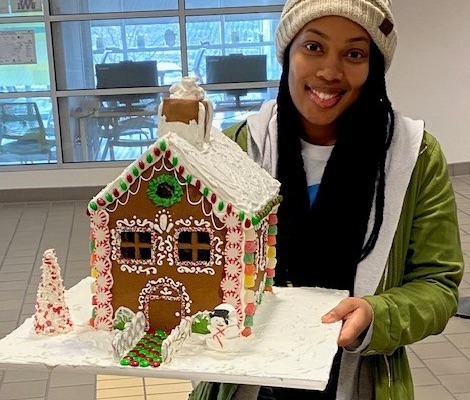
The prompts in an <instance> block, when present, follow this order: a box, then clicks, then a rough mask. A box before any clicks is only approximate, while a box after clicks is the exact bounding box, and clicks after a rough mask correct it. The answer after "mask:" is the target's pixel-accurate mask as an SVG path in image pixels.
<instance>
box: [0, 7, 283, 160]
mask: <svg viewBox="0 0 470 400" xmlns="http://www.w3.org/2000/svg"><path fill="white" fill-rule="evenodd" d="M283 2H284V1H283V0H258V1H256V4H255V5H254V4H253V2H252V1H250V0H205V1H200V0H159V1H154V0H132V1H125V0H93V1H92V0H49V1H48V2H45V0H43V1H41V0H15V1H11V0H6V1H3V2H2V1H1V0H0V40H1V41H2V43H3V52H2V54H0V103H1V104H2V106H1V107H0V112H1V113H2V119H1V120H0V166H2V165H19V164H47V163H59V164H67V163H82V162H87V163H97V162H110V161H116V162H120V161H129V160H133V159H135V158H137V157H138V156H139V155H140V154H141V153H142V152H143V151H145V149H146V148H147V147H148V146H149V145H150V144H151V143H153V142H154V141H155V140H156V138H157V137H158V132H157V129H158V123H157V110H158V105H159V103H160V101H161V99H162V97H164V96H167V95H168V88H169V86H170V85H171V84H173V83H175V82H178V81H180V79H181V78H182V77H183V76H186V75H189V76H196V77H198V78H199V83H200V84H201V85H202V86H203V87H204V88H205V89H206V90H208V92H207V93H208V96H209V97H210V98H211V99H212V101H213V103H214V108H215V115H214V126H216V127H217V128H219V129H224V128H226V127H228V126H229V125H232V124H233V123H236V122H239V121H242V120H244V119H245V118H246V117H247V116H248V115H249V114H250V113H253V112H256V111H257V110H259V108H260V106H261V104H262V103H263V102H264V101H265V100H267V99H271V98H275V97H276V93H277V90H276V88H275V86H276V82H275V81H277V80H278V79H279V76H280V71H281V69H280V66H279V64H278V62H277V60H276V57H275V49H274V35H275V29H276V25H277V23H278V20H279V17H280V11H281V9H282V4H283ZM23 16H24V17H25V18H24V19H23V18H22V17H23ZM15 35H16V36H15ZM48 41H50V42H48ZM5 50H7V51H5ZM49 50H52V51H51V52H50V53H48V51H49ZM51 79H54V82H51ZM57 117H58V121H55V122H56V123H55V124H54V118H57ZM54 126H55V127H56V128H55V130H54ZM55 131H56V132H57V135H58V136H57V141H56V138H55ZM20 136H21V138H20Z"/></svg>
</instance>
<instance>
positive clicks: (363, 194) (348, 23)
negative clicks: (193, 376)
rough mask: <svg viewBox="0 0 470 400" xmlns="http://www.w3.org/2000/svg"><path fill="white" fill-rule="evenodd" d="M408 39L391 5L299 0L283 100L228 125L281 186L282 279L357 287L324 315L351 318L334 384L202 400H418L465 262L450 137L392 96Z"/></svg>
mask: <svg viewBox="0 0 470 400" xmlns="http://www.w3.org/2000/svg"><path fill="white" fill-rule="evenodd" d="M396 35H397V33H396V30H395V26H394V18H393V15H392V12H391V5H390V1H388V0H287V2H286V4H285V6H284V10H283V12H282V15H281V20H280V22H279V26H278V28H277V32H276V53H277V58H278V60H279V62H280V63H281V64H282V75H281V80H280V83H279V94H278V97H277V100H276V101H271V102H268V103H266V104H264V106H263V107H262V108H261V110H260V113H259V114H257V115H252V116H250V117H248V118H247V120H246V122H244V123H241V124H237V125H235V126H234V127H231V128H228V129H227V131H226V134H227V135H228V136H230V137H231V138H233V139H234V140H236V141H237V142H238V143H239V144H240V146H241V147H242V148H244V149H247V150H248V154H249V155H250V156H251V157H252V158H253V159H254V160H255V161H257V162H258V163H259V164H261V165H262V166H263V167H264V168H265V169H267V170H268V172H270V173H271V174H272V175H273V176H275V177H276V178H277V179H278V180H279V181H280V182H281V194H282V196H283V203H282V206H281V207H280V209H279V212H278V235H277V244H276V247H277V260H278V262H277V266H276V280H275V285H277V286H279V285H281V286H283V285H293V286H320V287H327V288H335V289H347V290H349V292H350V297H348V298H346V299H345V300H343V301H341V302H340V303H339V304H338V305H337V306H336V307H334V308H333V309H332V310H330V311H329V312H327V313H326V314H325V315H324V316H323V317H322V319H321V322H322V323H326V324H327V323H332V322H338V321H342V322H343V324H342V328H341V332H340V335H339V338H338V346H339V350H338V352H337V354H336V357H335V360H334V362H333V366H332V369H331V373H330V379H329V383H328V385H327V387H326V390H325V391H324V392H318V391H317V392H314V391H305V390H296V389H289V388H267V387H261V388H260V387H247V386H239V387H236V386H235V385H227V384H222V385H220V388H219V387H217V386H215V385H212V384H211V383H201V384H199V385H198V386H197V387H196V388H195V390H194V391H193V393H192V395H191V397H190V399H192V400H211V399H213V398H216V397H217V398H218V399H224V400H229V399H232V400H241V399H243V400H254V399H270V400H273V399H275V400H284V399H292V398H295V399H297V400H303V399H309V400H317V399H322V400H326V399H328V400H333V399H338V400H372V399H376V400H388V399H391V398H393V399H413V398H414V394H413V382H412V378H411V374H410V369H409V365H408V361H407V357H406V354H405V346H406V345H408V344H410V343H413V342H416V341H419V340H421V339H423V338H425V337H426V336H428V335H433V334H437V333H440V332H441V331H442V330H443V329H444V327H445V326H446V324H447V322H448V320H449V319H450V318H451V316H453V315H454V313H455V311H456V308H457V300H458V289H457V288H458V285H459V282H460V280H461V278H462V272H463V257H462V250H461V248H460V239H459V229H458V225H457V216H456V204H455V198H454V193H453V190H452V185H451V183H450V180H449V176H448V171H447V164H446V160H445V157H444V155H443V154H442V152H441V150H440V147H439V143H438V142H437V140H436V139H435V138H434V137H433V136H432V135H430V134H429V133H427V132H425V131H424V123H423V121H420V120H412V119H409V118H406V117H403V116H402V115H401V114H399V113H397V112H396V111H395V110H394V109H393V107H392V104H391V102H390V100H389V97H388V94H387V90H386V84H385V73H386V71H387V70H388V68H389V67H390V64H391V61H392V59H393V55H394V52H395V46H396V41H397V38H396ZM437 210H439V212H437ZM444 225H445V228H444ZM431 238H432V240H431ZM443 249H445V251H443ZM319 322H320V321H319ZM287 340H288V339H287ZM234 386H235V387H234Z"/></svg>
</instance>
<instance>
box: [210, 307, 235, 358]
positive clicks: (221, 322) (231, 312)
mask: <svg viewBox="0 0 470 400" xmlns="http://www.w3.org/2000/svg"><path fill="white" fill-rule="evenodd" d="M209 316H210V324H209V325H208V327H207V328H208V329H209V331H210V333H209V338H208V339H206V344H207V346H208V347H209V348H210V349H212V350H218V351H227V350H233V347H234V344H235V343H234V342H235V340H234V339H235V338H238V337H239V336H240V330H239V328H238V324H237V314H236V311H235V308H234V307H233V306H232V305H230V304H226V303H223V304H220V305H218V306H217V307H215V308H214V311H212V312H210V313H209Z"/></svg>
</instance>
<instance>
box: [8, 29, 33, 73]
mask: <svg viewBox="0 0 470 400" xmlns="http://www.w3.org/2000/svg"><path fill="white" fill-rule="evenodd" d="M36 62H37V59H36V41H35V37H34V31H33V30H23V31H9V30H0V65H5V64H36Z"/></svg>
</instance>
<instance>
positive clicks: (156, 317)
mask: <svg viewBox="0 0 470 400" xmlns="http://www.w3.org/2000/svg"><path fill="white" fill-rule="evenodd" d="M161 162H162V161H159V162H158V163H157V164H156V165H155V167H152V168H150V169H149V170H148V171H146V172H144V173H143V174H142V179H138V180H137V181H136V182H134V183H133V185H132V186H131V187H130V189H129V193H135V194H134V195H129V194H126V195H125V196H123V197H126V198H127V199H126V200H125V203H124V204H122V205H118V206H117V208H116V209H115V210H114V211H113V212H110V213H109V224H108V227H109V231H110V246H111V262H112V276H113V281H114V283H113V287H112V289H111V293H112V301H111V304H112V307H113V310H114V311H115V310H117V309H118V307H120V306H125V307H128V308H130V309H131V310H133V311H134V312H137V311H139V305H140V306H142V296H141V299H140V301H139V295H142V291H143V289H144V288H145V287H146V286H147V289H148V290H147V294H148V295H150V292H149V290H153V289H151V287H152V286H155V285H151V284H150V283H149V282H151V281H157V282H158V280H160V281H163V284H164V286H165V287H166V289H165V290H164V292H166V294H167V296H166V299H165V296H164V295H161V296H160V299H158V300H152V301H150V303H149V304H150V306H149V308H148V311H149V315H148V316H149V319H150V328H158V329H164V330H167V331H169V330H171V329H172V328H173V327H175V326H176V325H177V324H178V323H179V321H180V319H181V317H182V316H184V315H192V314H194V313H196V312H197V311H202V310H210V309H213V308H214V307H215V306H216V305H218V304H220V303H222V302H223V294H222V289H221V287H220V283H221V281H222V279H223V277H224V275H225V273H224V258H223V253H224V251H225V238H226V228H225V227H223V223H222V222H221V221H220V220H218V219H217V217H215V215H212V217H211V216H207V215H205V214H204V213H203V210H211V205H210V204H209V202H208V201H207V199H205V198H204V197H203V196H202V194H201V193H200V191H198V190H197V189H196V188H195V187H194V186H192V185H186V184H183V185H182V188H183V196H182V198H181V201H180V202H178V203H176V204H174V205H171V206H170V207H162V206H157V205H155V204H154V203H153V202H152V200H151V199H150V198H149V196H148V195H147V189H148V187H149V183H150V182H151V181H152V179H155V178H156V177H158V176H160V175H162V174H169V175H172V176H173V175H174V172H173V171H171V172H168V171H166V170H165V169H163V170H161V171H156V169H157V167H158V166H159V165H161ZM165 162H166V163H167V168H171V165H169V164H168V162H167V161H165ZM178 179H179V181H180V182H184V178H183V177H181V176H178ZM187 191H189V193H187ZM188 195H189V199H191V202H192V203H198V204H197V205H193V204H190V203H189V202H188ZM201 202H202V203H203V204H201ZM113 207H115V204H114V205H110V206H109V207H108V209H112V208H113ZM125 219H127V220H128V221H129V222H128V223H126V222H125ZM196 221H198V224H197V225H199V226H200V227H203V229H207V230H208V231H210V232H212V233H211V234H212V235H213V238H212V240H211V242H212V250H213V252H214V254H215V258H214V260H213V263H212V265H210V266H207V267H206V266H201V267H200V268H199V271H198V273H196V272H195V268H191V267H188V268H179V267H180V265H178V263H177V262H176V259H175V252H174V251H172V249H171V247H172V245H174V240H173V241H171V240H172V238H173V239H174V237H175V232H176V229H179V228H184V229H190V230H191V229H195V227H196V223H195V222H196ZM202 221H204V222H203V223H202ZM213 221H214V222H215V224H214V223H213ZM149 222H150V223H151V224H154V229H152V242H154V241H155V240H157V241H158V243H159V244H160V246H159V250H157V251H155V254H154V257H153V260H152V262H145V264H146V265H140V266H139V265H131V264H130V263H127V262H123V260H122V259H121V258H120V257H119V243H118V241H117V238H119V229H127V228H125V227H126V225H128V226H133V227H134V226H139V227H140V228H141V229H148V227H149V226H150V225H151V224H149ZM130 229H131V230H132V229H133V228H130ZM160 232H161V233H160ZM126 265H127V267H126ZM191 270H193V272H190V271H191ZM173 283H175V284H176V285H177V286H178V289H177V290H176V289H175V288H174V286H175V285H174V284H173ZM172 286H173V289H172ZM162 287H163V286H159V289H158V290H157V292H155V293H154V295H155V294H158V292H159V291H160V289H161V288H162ZM176 292H179V293H180V295H182V296H183V297H186V299H182V300H183V301H182V302H179V301H173V300H170V299H171V298H172V297H173V298H174V297H175V294H176ZM188 302H190V303H189V307H186V308H185V307H184V305H185V304H188ZM144 303H145V301H144Z"/></svg>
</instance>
